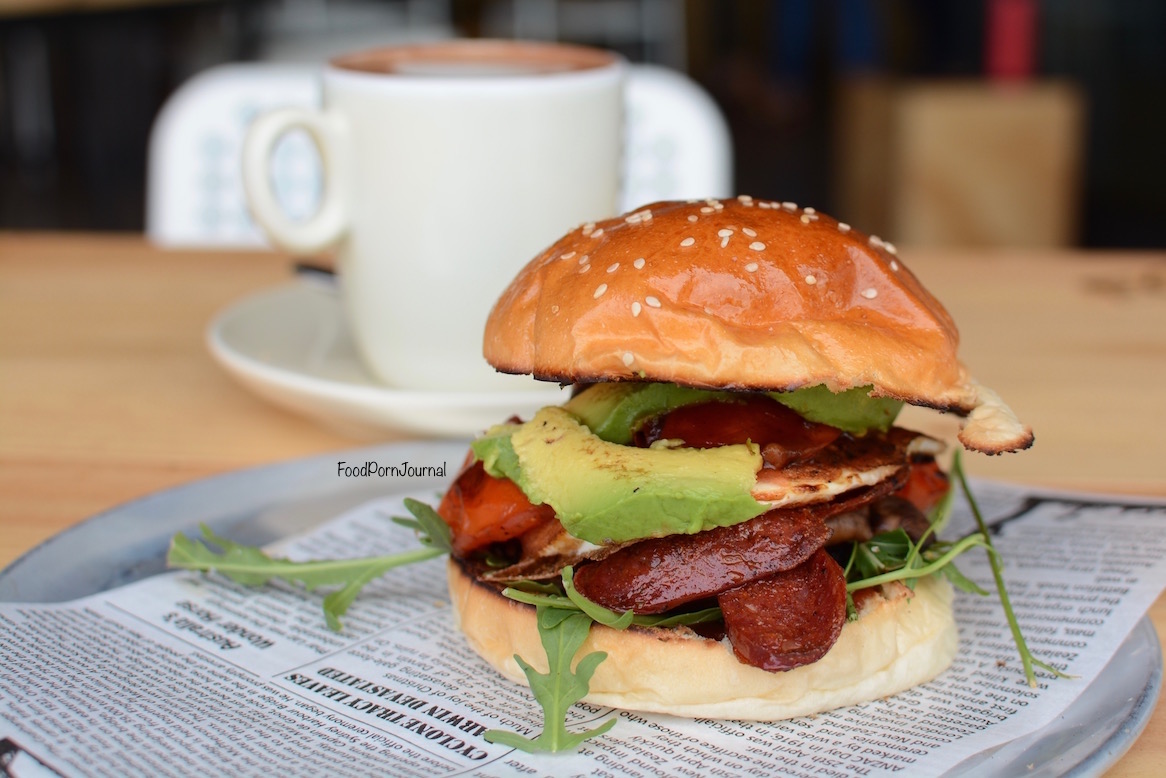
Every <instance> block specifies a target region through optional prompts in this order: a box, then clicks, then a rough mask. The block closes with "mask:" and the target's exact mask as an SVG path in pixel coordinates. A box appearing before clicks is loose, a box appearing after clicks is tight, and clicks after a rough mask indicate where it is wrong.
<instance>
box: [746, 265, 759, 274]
mask: <svg viewBox="0 0 1166 778" xmlns="http://www.w3.org/2000/svg"><path fill="white" fill-rule="evenodd" d="M745 272H747V273H756V272H757V263H756V262H750V263H749V264H748V265H746V266H745Z"/></svg>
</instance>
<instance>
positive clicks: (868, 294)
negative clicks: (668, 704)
mask: <svg viewBox="0 0 1166 778" xmlns="http://www.w3.org/2000/svg"><path fill="white" fill-rule="evenodd" d="M862 296H863V297H865V298H866V299H868V300H873V299H875V298H876V297H878V296H879V292H878V290H877V289H875V288H874V287H873V286H872V287H871V288H869V289H863V290H862Z"/></svg>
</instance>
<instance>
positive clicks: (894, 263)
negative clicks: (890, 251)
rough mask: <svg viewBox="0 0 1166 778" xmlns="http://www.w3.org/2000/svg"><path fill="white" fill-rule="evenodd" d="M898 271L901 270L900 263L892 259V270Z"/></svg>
mask: <svg viewBox="0 0 1166 778" xmlns="http://www.w3.org/2000/svg"><path fill="white" fill-rule="evenodd" d="M898 269H899V263H898V262H896V261H895V260H893V259H892V260H891V270H898Z"/></svg>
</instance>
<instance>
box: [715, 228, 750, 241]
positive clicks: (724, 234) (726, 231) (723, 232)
mask: <svg viewBox="0 0 1166 778" xmlns="http://www.w3.org/2000/svg"><path fill="white" fill-rule="evenodd" d="M732 234H733V231H732V230H730V229H729V228H728V227H726V228H725V229H723V230H717V235H719V236H721V237H722V238H727V237H729V236H730V235H732ZM745 234H746V235H748V234H749V230H745Z"/></svg>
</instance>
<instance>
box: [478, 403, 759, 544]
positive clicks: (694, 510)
mask: <svg viewBox="0 0 1166 778" xmlns="http://www.w3.org/2000/svg"><path fill="white" fill-rule="evenodd" d="M588 391H591V390H588ZM580 396H582V395H580ZM473 450H474V453H475V456H477V457H478V458H479V459H480V460H482V462H483V464H484V466H485V468H486V471H487V472H489V473H490V474H491V475H494V476H496V477H506V478H509V479H511V480H512V481H514V482H515V483H516V484H518V486H519V488H520V489H522V491H523V493H525V494H526V496H527V497H528V498H529V499H530V501H531V502H533V503H535V504H542V503H547V504H549V505H550V506H551V507H552V508H554V509H555V513H556V515H557V516H558V518H559V521H560V522H562V524H563V527H564V528H565V529H566V530H567V532H569V533H570V534H571V535H573V536H574V537H576V538H579V539H580V540H585V541H587V542H589V543H595V544H597V545H607V544H611V543H624V542H627V541H631V540H639V539H641V538H650V537H663V536H665V535H676V534H691V533H695V532H701V531H703V530H706V529H712V528H713V527H724V526H730V525H733V524H739V523H740V522H743V521H748V520H749V519H752V518H754V517H755V516H759V515H761V514H762V513H764V512H765V511H766V510H767V509H768V508H767V506H766V505H765V504H763V503H759V502H757V501H756V500H755V499H753V496H752V493H751V492H752V489H753V485H754V484H755V483H756V481H757V471H758V470H760V469H761V452H760V450H759V448H758V447H757V446H755V445H752V444H743V445H733V446H721V447H719V448H715V449H703V450H701V449H685V448H664V447H658V448H657V447H654V448H633V447H630V446H625V445H621V444H619V443H612V442H608V441H605V440H603V439H601V438H600V437H599V436H597V435H596V434H594V433H593V432H592V431H591V430H590V429H588V427H587V426H585V425H584V424H583V423H581V421H580V419H579V418H578V417H576V416H575V415H574V414H572V413H571V412H570V411H568V410H567V409H566V408H565V407H559V406H551V407H547V408H543V409H542V410H540V411H539V412H538V413H536V414H535V415H534V418H532V419H531V420H530V421H529V422H527V423H526V424H523V425H520V426H516V425H500V426H498V427H495V428H493V429H492V430H490V432H489V433H488V434H487V435H486V436H485V437H483V438H480V439H478V440H477V441H475V442H474V444H473Z"/></svg>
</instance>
